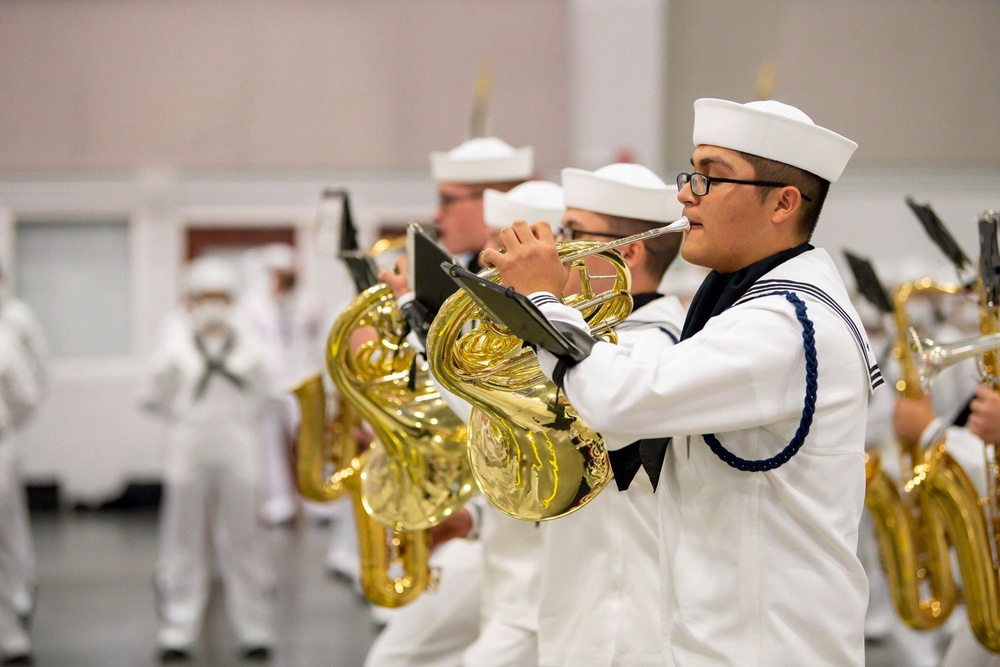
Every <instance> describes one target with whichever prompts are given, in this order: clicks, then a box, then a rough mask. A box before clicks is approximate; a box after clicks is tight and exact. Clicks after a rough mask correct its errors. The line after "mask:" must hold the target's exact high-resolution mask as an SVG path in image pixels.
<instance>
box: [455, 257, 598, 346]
mask: <svg viewBox="0 0 1000 667" xmlns="http://www.w3.org/2000/svg"><path fill="white" fill-rule="evenodd" d="M441 268H442V269H443V270H444V271H445V273H446V274H447V275H449V276H451V278H452V280H454V281H455V282H456V283H458V284H459V286H460V287H461V288H462V289H464V290H465V291H466V292H467V293H468V294H469V296H470V297H471V298H472V300H473V301H475V302H476V304H478V305H479V307H480V308H482V309H483V310H484V311H485V312H486V314H487V315H489V316H490V318H491V319H493V320H494V321H496V322H499V323H501V324H503V325H504V326H506V327H507V328H508V329H510V331H511V333H513V334H514V335H515V336H517V337H518V338H520V339H521V340H523V341H524V342H526V343H528V344H529V345H531V346H533V347H541V348H543V349H545V350H548V351H549V352H551V353H552V354H555V355H557V356H561V357H569V358H570V359H572V360H573V361H574V362H579V361H582V360H583V359H585V358H586V357H587V355H588V354H589V352H590V349H589V346H587V349H584V347H583V346H581V345H580V344H578V343H577V342H576V341H574V340H573V336H574V335H580V334H581V332H580V331H579V330H578V329H576V327H571V326H567V327H566V330H565V331H562V330H560V329H559V328H557V325H556V324H554V323H553V322H551V321H550V320H548V319H546V317H545V315H543V314H542V311H540V310H539V309H538V306H536V305H535V304H533V303H532V302H531V299H529V298H528V297H526V296H524V295H523V294H519V293H518V292H515V291H514V288H513V287H504V286H503V285H497V284H496V283H494V282H491V281H489V280H486V279H485V278H480V277H479V276H478V275H476V274H475V273H473V272H471V271H469V270H467V269H464V268H462V267H461V266H459V265H457V264H454V263H452V262H442V264H441ZM586 335H587V336H588V338H589V334H586ZM592 340H593V339H591V342H592Z"/></svg>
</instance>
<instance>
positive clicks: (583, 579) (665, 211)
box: [539, 164, 684, 667]
mask: <svg viewBox="0 0 1000 667" xmlns="http://www.w3.org/2000/svg"><path fill="white" fill-rule="evenodd" d="M562 182H563V188H564V190H565V196H566V207H567V210H566V215H565V216H564V217H563V222H562V224H563V235H564V237H566V239H565V240H570V239H583V240H590V241H598V242H600V241H607V240H610V239H615V238H621V237H625V236H630V235H632V234H637V233H640V232H645V231H648V230H650V229H652V228H654V227H658V226H660V225H662V224H663V223H667V222H672V221H674V220H676V219H677V218H679V217H680V216H681V209H682V207H681V205H680V203H679V202H678V201H677V188H675V187H674V186H672V185H671V186H667V185H666V184H665V183H664V182H663V181H662V180H660V178H659V177H658V176H656V175H655V174H654V173H653V172H652V171H650V170H649V169H647V168H646V167H643V166H640V165H637V164H612V165H608V166H606V167H602V168H600V169H598V170H597V171H593V172H591V171H585V170H583V169H563V172H562ZM679 247H680V238H679V236H678V235H677V234H667V235H664V236H660V237H657V238H655V239H650V240H648V241H645V242H642V241H640V242H635V243H629V244H627V245H624V246H621V247H619V248H618V251H619V252H620V253H621V254H622V256H623V258H624V259H625V262H626V264H627V265H628V267H629V271H630V274H631V278H632V281H631V291H632V299H633V310H632V313H631V314H630V315H629V317H628V318H627V319H626V320H625V321H624V322H622V323H621V324H619V325H618V326H617V327H616V329H615V330H616V332H617V333H618V343H619V345H621V346H622V347H625V348H627V347H630V346H631V345H632V344H634V343H635V342H636V341H637V340H640V339H642V338H643V334H644V333H645V332H650V333H649V335H650V336H652V337H653V338H657V339H659V343H660V344H662V345H671V344H673V343H674V342H676V341H677V339H678V338H679V337H680V331H681V326H682V325H683V323H684V308H683V307H682V306H681V303H680V301H679V300H678V299H677V297H674V296H664V295H663V294H660V293H659V292H658V291H657V290H658V287H659V285H660V282H661V281H662V279H663V274H664V273H665V272H666V270H667V268H668V267H669V266H670V264H671V262H672V261H673V260H674V258H675V257H676V256H677V251H678V249H679ZM635 462H636V464H637V463H638V459H635ZM616 464H618V461H614V462H613V465H616ZM624 467H625V468H628V467H629V464H628V462H625V463H624ZM631 472H632V473H634V472H635V468H632V470H631ZM616 473H617V476H616V481H618V482H619V483H620V484H619V487H618V489H614V488H610V487H609V488H606V489H605V490H604V491H602V492H601V493H600V494H598V496H597V497H596V498H594V500H592V501H591V502H590V503H589V504H588V505H587V506H586V507H583V508H582V509H580V510H579V511H577V512H574V513H573V514H570V515H569V516H566V517H563V518H561V519H558V520H556V521H550V522H546V523H545V524H544V525H543V528H544V530H545V533H546V534H545V552H544V558H543V563H542V595H541V608H540V612H539V651H540V653H539V664H541V665H545V666H547V667H555V666H562V665H566V666H569V665H572V666H573V667H611V666H612V665H632V666H636V665H660V664H662V661H661V658H660V640H659V618H660V611H659V590H658V587H656V586H651V585H650V582H651V581H656V580H657V579H658V577H659V558H658V547H657V533H658V530H659V526H658V523H657V520H656V517H657V507H656V502H657V501H656V497H655V496H654V495H653V487H652V485H651V484H650V482H649V479H648V478H646V477H645V476H642V477H639V478H637V479H635V481H634V482H633V483H632V484H631V486H629V484H628V483H627V476H626V473H624V471H621V470H618V469H616Z"/></svg>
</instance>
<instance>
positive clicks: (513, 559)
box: [443, 181, 565, 667]
mask: <svg viewBox="0 0 1000 667" xmlns="http://www.w3.org/2000/svg"><path fill="white" fill-rule="evenodd" d="M564 211H565V206H564V202H563V189H562V188H561V187H560V186H559V185H557V184H556V183H551V182H549V181H527V182H526V183H522V184H521V185H518V186H516V187H514V188H512V189H511V190H510V191H508V192H500V191H498V190H486V192H485V193H483V217H484V218H485V220H486V224H487V225H489V226H490V227H492V228H493V229H501V228H503V227H506V226H507V225H510V224H511V223H513V222H514V221H516V220H526V221H528V222H536V221H539V220H545V221H550V222H552V223H553V224H555V223H556V221H558V220H561V219H562V215H563V212H564ZM443 395H444V396H446V397H448V396H452V395H451V394H449V393H448V392H444V393H443ZM455 400H460V399H457V397H456V398H455ZM450 404H451V403H449V405H450ZM455 410H456V414H459V415H460V416H463V417H465V418H466V420H468V413H469V407H468V405H467V404H466V407H465V410H461V409H460V408H459V407H457V406H456V408H455ZM470 504H472V505H475V507H476V508H478V513H477V514H476V516H478V517H479V518H480V521H481V523H480V525H479V539H480V541H481V542H482V545H483V595H482V610H481V625H480V630H479V636H478V638H477V639H476V641H475V643H473V644H472V646H470V647H469V648H468V649H467V650H466V651H465V654H464V655H463V657H462V664H463V665H464V667H531V666H532V665H535V664H537V662H538V613H539V602H540V599H541V571H542V540H543V530H542V529H541V526H539V525H538V524H536V523H534V522H530V521H521V520H519V519H514V518H512V517H509V516H507V515H506V514H504V513H503V512H501V511H500V510H498V509H496V508H495V507H493V506H492V505H491V504H490V503H489V502H488V501H487V500H486V499H485V498H484V497H483V496H476V498H475V499H473V501H471V503H470Z"/></svg>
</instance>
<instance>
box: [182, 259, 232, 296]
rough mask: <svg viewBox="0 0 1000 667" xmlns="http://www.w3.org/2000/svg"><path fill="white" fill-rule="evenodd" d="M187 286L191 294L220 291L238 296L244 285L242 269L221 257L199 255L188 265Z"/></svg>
mask: <svg viewBox="0 0 1000 667" xmlns="http://www.w3.org/2000/svg"><path fill="white" fill-rule="evenodd" d="M186 278H187V280H186V281H185V287H186V290H187V293H188V294H190V295H197V294H205V293H210V292H220V293H223V294H229V295H230V296H236V294H238V293H239V291H240V287H241V285H242V282H243V281H242V277H241V275H240V270H239V268H238V267H237V266H236V264H234V263H233V262H231V261H229V260H226V259H222V258H221V257H199V258H198V259H196V260H194V261H192V262H191V263H190V264H189V265H188V269H187V275H186Z"/></svg>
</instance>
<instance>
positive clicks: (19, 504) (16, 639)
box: [0, 442, 34, 656]
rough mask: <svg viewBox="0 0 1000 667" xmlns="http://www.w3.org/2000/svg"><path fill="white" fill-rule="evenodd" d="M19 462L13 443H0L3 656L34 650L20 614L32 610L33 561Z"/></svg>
mask: <svg viewBox="0 0 1000 667" xmlns="http://www.w3.org/2000/svg"><path fill="white" fill-rule="evenodd" d="M16 464H17V461H16V453H15V451H14V448H13V447H12V443H11V442H2V443H0V656H8V655H17V654H21V653H28V652H30V650H31V641H30V640H29V638H28V634H27V632H25V630H24V627H23V626H22V624H21V622H20V620H19V618H18V617H19V616H24V615H26V614H27V613H29V612H30V611H31V602H32V597H33V595H32V590H33V588H34V567H33V565H34V561H33V559H32V550H31V532H30V527H29V524H28V513H27V503H26V501H25V495H24V487H23V486H22V485H21V483H20V480H19V479H18V475H17V470H16ZM26 566H27V567H26ZM29 582H30V583H29Z"/></svg>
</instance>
